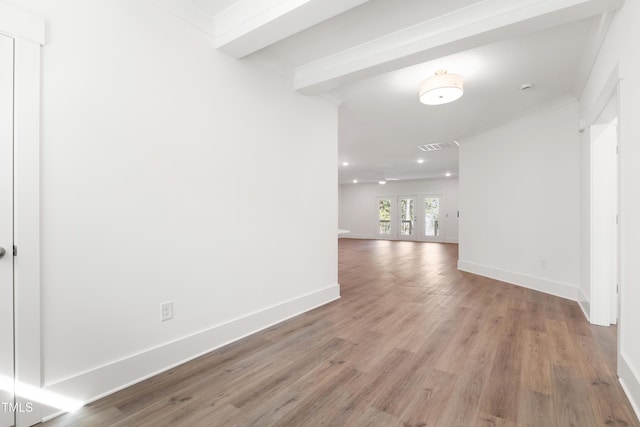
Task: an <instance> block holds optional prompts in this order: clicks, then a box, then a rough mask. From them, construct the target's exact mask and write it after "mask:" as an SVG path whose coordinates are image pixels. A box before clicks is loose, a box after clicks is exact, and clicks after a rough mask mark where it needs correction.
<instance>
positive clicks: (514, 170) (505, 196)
mask: <svg viewBox="0 0 640 427" xmlns="http://www.w3.org/2000/svg"><path fill="white" fill-rule="evenodd" d="M577 124H578V105H577V103H571V104H568V105H567V104H564V105H561V106H556V107H555V108H552V109H549V110H547V111H545V112H539V113H537V114H535V115H532V116H529V117H525V118H521V119H519V120H516V121H513V122H511V123H508V124H505V125H503V126H501V127H498V128H495V129H493V130H490V131H488V132H485V133H483V134H480V135H476V136H473V137H470V138H467V139H465V140H462V141H461V147H460V255H459V264H458V265H459V268H460V269H462V270H466V271H470V272H473V273H478V274H483V275H485V276H489V277H494V278H496V279H499V280H504V281H507V282H511V283H516V284H519V285H522V286H527V287H530V288H533V289H538V290H541V291H544V292H548V293H551V294H555V295H560V296H563V297H568V298H572V299H576V298H577V295H578V283H579V279H580V256H579V255H580V228H579V221H578V219H579V207H580V195H579V194H580V193H579V190H580V187H579V136H578V132H577V130H578V129H577Z"/></svg>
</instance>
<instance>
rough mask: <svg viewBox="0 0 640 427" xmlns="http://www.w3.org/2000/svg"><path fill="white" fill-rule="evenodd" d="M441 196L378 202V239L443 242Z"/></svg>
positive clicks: (390, 199) (386, 198)
mask: <svg viewBox="0 0 640 427" xmlns="http://www.w3.org/2000/svg"><path fill="white" fill-rule="evenodd" d="M442 200H443V197H442V196H441V195H422V196H388V197H378V198H376V218H377V222H376V235H377V237H379V238H381V239H390V240H413V241H426V242H442V241H443V240H444V233H443V227H442V225H443V224H442V221H441V214H440V211H441V205H442Z"/></svg>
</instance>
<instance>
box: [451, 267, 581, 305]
mask: <svg viewBox="0 0 640 427" xmlns="http://www.w3.org/2000/svg"><path fill="white" fill-rule="evenodd" d="M458 270H462V271H466V272H468V273H473V274H478V275H480V276H485V277H489V278H491V279H496V280H500V281H502V282H507V283H511V284H514V285H518V286H522V287H524V288H528V289H533V290H534V291H540V292H544V293H546V294H551V295H555V296H558V297H561V298H566V299H570V300H573V301H578V293H579V288H578V287H577V286H573V285H569V284H566V283H561V282H555V281H553V280H547V279H543V278H541V277H535V276H530V275H527V274H521V273H516V272H513V271H508V270H501V269H499V268H495V267H490V266H486V265H481V264H476V263H474V262H469V261H464V260H458Z"/></svg>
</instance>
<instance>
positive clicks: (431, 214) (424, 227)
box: [419, 195, 443, 242]
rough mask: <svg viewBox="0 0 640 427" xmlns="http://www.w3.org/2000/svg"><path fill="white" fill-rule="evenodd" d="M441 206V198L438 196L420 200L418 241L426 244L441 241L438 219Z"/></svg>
mask: <svg viewBox="0 0 640 427" xmlns="http://www.w3.org/2000/svg"><path fill="white" fill-rule="evenodd" d="M441 204H442V197H441V196H439V195H433V196H423V197H421V198H420V210H419V212H420V218H421V224H420V225H421V227H419V228H420V232H421V236H420V240H424V241H427V242H442V241H443V233H442V231H443V227H442V221H441V217H440V209H441Z"/></svg>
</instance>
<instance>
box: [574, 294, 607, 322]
mask: <svg viewBox="0 0 640 427" xmlns="http://www.w3.org/2000/svg"><path fill="white" fill-rule="evenodd" d="M578 305H579V306H580V308H581V309H582V313H583V314H584V317H586V318H587V320H588V321H589V322H591V316H590V314H589V313H591V304H590V303H589V298H588V297H587V295H586V294H585V293H584V289H582V288H579V289H578ZM606 326H609V325H606Z"/></svg>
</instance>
